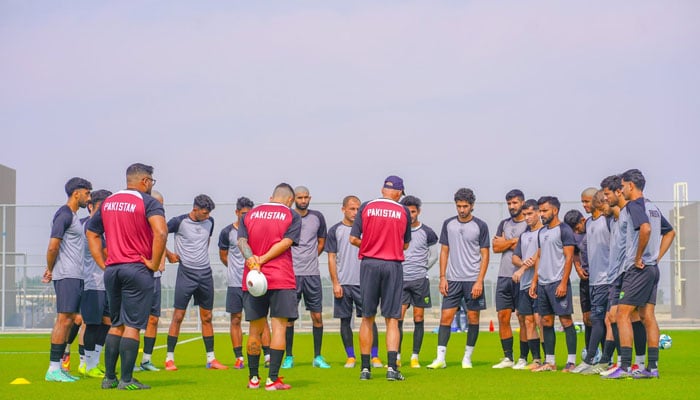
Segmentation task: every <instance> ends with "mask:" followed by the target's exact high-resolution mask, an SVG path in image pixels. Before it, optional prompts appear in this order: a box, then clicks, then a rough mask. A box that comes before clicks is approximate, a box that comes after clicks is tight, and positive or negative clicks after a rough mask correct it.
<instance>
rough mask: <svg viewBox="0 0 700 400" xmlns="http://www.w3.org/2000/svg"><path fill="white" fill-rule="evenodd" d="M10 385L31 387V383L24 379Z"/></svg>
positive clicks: (16, 380)
mask: <svg viewBox="0 0 700 400" xmlns="http://www.w3.org/2000/svg"><path fill="white" fill-rule="evenodd" d="M10 385H29V381H28V380H26V379H24V378H17V379H15V380H14V381H12V382H10Z"/></svg>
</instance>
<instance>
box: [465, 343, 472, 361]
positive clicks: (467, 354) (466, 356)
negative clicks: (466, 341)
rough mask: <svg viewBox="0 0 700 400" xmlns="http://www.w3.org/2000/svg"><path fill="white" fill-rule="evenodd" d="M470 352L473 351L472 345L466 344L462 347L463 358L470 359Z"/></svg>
mask: <svg viewBox="0 0 700 400" xmlns="http://www.w3.org/2000/svg"><path fill="white" fill-rule="evenodd" d="M472 353H474V346H466V347H465V348H464V358H468V359H470V360H471V359H472Z"/></svg>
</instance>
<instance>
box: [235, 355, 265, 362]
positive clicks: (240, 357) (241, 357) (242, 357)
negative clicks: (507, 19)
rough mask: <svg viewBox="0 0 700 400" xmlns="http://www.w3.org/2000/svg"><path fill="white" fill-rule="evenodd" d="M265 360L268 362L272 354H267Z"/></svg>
mask: <svg viewBox="0 0 700 400" xmlns="http://www.w3.org/2000/svg"><path fill="white" fill-rule="evenodd" d="M240 358H241V359H243V357H240ZM265 361H266V362H268V361H270V355H269V354H265Z"/></svg>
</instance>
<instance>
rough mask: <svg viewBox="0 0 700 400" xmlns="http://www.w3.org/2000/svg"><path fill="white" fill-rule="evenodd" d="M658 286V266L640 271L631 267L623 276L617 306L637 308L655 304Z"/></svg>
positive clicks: (648, 266)
mask: <svg viewBox="0 0 700 400" xmlns="http://www.w3.org/2000/svg"><path fill="white" fill-rule="evenodd" d="M658 285H659V267H658V266H656V265H647V266H645V267H644V268H642V269H639V268H637V267H632V268H630V269H629V270H627V271H625V274H624V275H623V278H622V290H621V291H620V303H619V304H625V305H630V306H637V307H639V306H643V305H645V304H656V290H657V287H658Z"/></svg>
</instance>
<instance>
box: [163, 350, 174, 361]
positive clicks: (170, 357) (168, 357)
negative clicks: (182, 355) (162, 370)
mask: <svg viewBox="0 0 700 400" xmlns="http://www.w3.org/2000/svg"><path fill="white" fill-rule="evenodd" d="M165 361H166V362H168V361H175V352H174V351H169V352H168V353H167V354H166V355H165Z"/></svg>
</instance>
